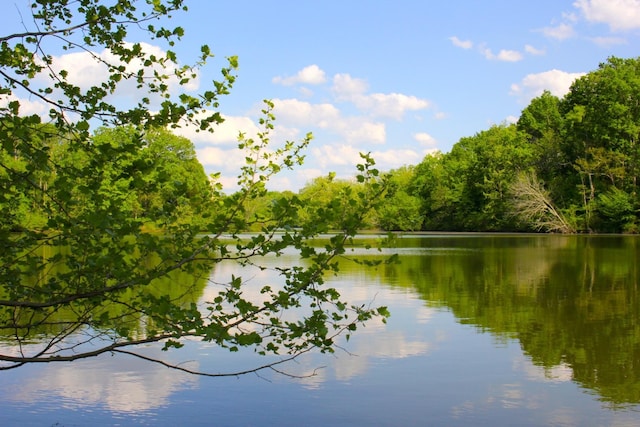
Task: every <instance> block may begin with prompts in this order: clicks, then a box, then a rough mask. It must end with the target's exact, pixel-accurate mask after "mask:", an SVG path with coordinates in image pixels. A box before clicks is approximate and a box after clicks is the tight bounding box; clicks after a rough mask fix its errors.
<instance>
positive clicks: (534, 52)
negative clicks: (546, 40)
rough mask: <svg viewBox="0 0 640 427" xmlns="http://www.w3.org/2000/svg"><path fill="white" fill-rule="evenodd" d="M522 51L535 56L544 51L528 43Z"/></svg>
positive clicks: (542, 53)
mask: <svg viewBox="0 0 640 427" xmlns="http://www.w3.org/2000/svg"><path fill="white" fill-rule="evenodd" d="M524 51H525V52H527V53H528V54H529V55H535V56H539V55H544V54H545V53H546V52H545V50H544V49H537V48H535V47H533V46H531V45H530V44H528V45H525V47H524Z"/></svg>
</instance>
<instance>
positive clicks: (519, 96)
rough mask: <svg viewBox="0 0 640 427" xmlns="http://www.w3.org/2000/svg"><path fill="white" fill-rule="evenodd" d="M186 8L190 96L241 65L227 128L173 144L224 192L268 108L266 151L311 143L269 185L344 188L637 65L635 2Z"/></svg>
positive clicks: (352, 0) (183, 22) (498, 0)
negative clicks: (196, 78)
mask: <svg viewBox="0 0 640 427" xmlns="http://www.w3.org/2000/svg"><path fill="white" fill-rule="evenodd" d="M18 3H19V4H22V3H24V4H26V3H27V2H26V1H23V0H20V1H18ZM187 4H188V6H189V11H188V12H186V13H176V14H174V20H173V22H174V24H176V25H180V26H182V27H184V29H185V31H186V35H185V37H184V38H183V40H182V42H181V43H180V44H179V46H178V47H177V48H176V49H175V50H176V52H177V54H178V57H179V58H184V60H185V62H188V61H189V60H192V59H193V58H194V57H195V55H196V54H197V52H198V51H199V46H200V45H201V44H208V45H209V46H210V47H211V49H212V51H213V52H214V53H215V54H216V59H214V60H213V61H212V62H211V63H210V64H209V65H208V66H207V68H205V69H204V70H202V72H201V76H200V86H199V87H198V88H196V87H193V88H192V89H200V90H205V89H207V88H208V84H207V82H208V81H211V79H215V78H219V74H218V70H219V69H220V68H221V67H222V66H223V65H224V57H226V56H230V55H238V56H239V60H240V69H239V71H238V80H237V83H236V85H235V87H234V88H233V90H232V93H231V94H230V95H228V96H226V97H224V98H222V99H221V107H220V110H221V112H222V113H223V115H224V116H225V117H226V118H227V121H226V122H225V124H224V125H222V126H221V127H220V128H219V129H218V131H217V132H216V133H214V134H213V135H212V136H206V135H196V134H194V133H192V132H189V131H188V130H184V131H183V134H184V135H185V136H188V137H190V138H191V139H192V140H193V142H194V144H195V145H196V148H197V152H198V156H199V159H200V161H201V162H202V163H203V164H204V166H205V168H206V170H207V171H208V172H214V171H221V172H222V174H223V183H224V184H225V188H227V189H228V190H233V188H234V182H235V179H234V177H235V175H236V173H237V170H238V167H239V164H240V162H241V160H242V158H243V156H242V155H241V153H239V152H238V150H237V149H236V148H235V146H236V138H235V137H236V135H237V132H238V131H239V130H244V131H246V132H247V133H248V134H249V135H251V134H253V133H254V132H256V130H257V128H256V123H257V118H258V117H259V111H260V109H261V101H262V99H265V98H268V99H271V100H273V101H274V102H275V105H276V109H275V114H276V116H277V121H276V132H275V133H274V135H273V139H274V140H275V141H284V140H299V139H301V138H302V137H303V136H304V135H305V134H306V133H307V132H309V131H311V132H313V134H314V140H313V142H312V144H311V146H310V147H309V148H308V150H307V152H306V154H307V158H306V162H305V165H304V166H303V167H301V168H299V169H297V170H296V171H295V172H293V173H288V174H285V175H283V176H282V177H279V178H277V179H275V180H274V182H273V183H272V185H271V188H273V189H278V190H282V189H292V190H297V189H299V188H300V187H301V186H302V185H304V184H305V183H306V182H308V181H309V180H310V179H312V178H313V177H315V176H319V175H323V174H326V173H328V172H329V171H334V172H337V175H338V176H339V177H348V176H351V175H352V174H353V173H354V165H355V163H357V162H358V160H359V157H358V152H361V151H362V152H371V153H372V154H373V156H374V158H375V159H376V161H377V164H378V167H379V168H380V169H382V170H389V169H392V168H397V167H400V166H402V165H405V164H407V165H415V164H417V163H419V162H420V161H421V160H422V158H423V157H424V156H425V155H427V154H428V153H430V152H433V151H434V150H440V151H443V152H447V151H449V150H450V149H451V147H452V145H453V144H455V143H456V142H457V141H458V140H459V139H460V138H461V137H465V136H470V135H473V134H475V133H477V132H479V131H482V130H484V129H487V128H488V127H490V126H491V125H492V124H500V123H505V122H511V121H514V120H517V117H518V116H519V114H520V112H521V110H522V109H523V108H524V107H526V105H527V103H528V102H529V100H530V99H531V98H532V97H534V96H537V95H539V94H540V93H541V92H542V90H544V89H548V90H550V91H551V92H552V93H554V94H556V95H558V96H562V95H564V93H566V91H567V90H568V88H569V85H570V84H571V82H572V81H573V79H575V78H576V77H578V76H580V75H582V74H583V73H586V72H588V71H591V70H594V69H596V68H597V66H598V64H599V63H601V62H604V61H605V60H606V58H607V57H609V56H612V55H613V56H620V57H638V56H640V0H566V1H563V0H540V1H536V2H529V1H527V2H525V1H518V2H516V1H507V0H484V1H480V0H477V1H471V0H466V1H462V0H459V1H427V0H411V1H410V0H394V1H376V0H369V1H365V0H340V1H337V0H323V1H302V0H297V1H289V0H287V1H283V0H273V1H271V2H256V1H249V0H234V1H210V0H191V1H187ZM7 10H9V9H7ZM16 14H17V12H16ZM16 14H14V15H12V14H11V13H7V14H5V15H4V16H3V18H1V19H0V24H2V21H5V20H7V19H11V20H15V19H16V18H15V16H16ZM131 41H138V40H131ZM69 61H71V59H69Z"/></svg>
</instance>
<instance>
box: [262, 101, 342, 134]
mask: <svg viewBox="0 0 640 427" xmlns="http://www.w3.org/2000/svg"><path fill="white" fill-rule="evenodd" d="M273 103H274V105H275V108H274V114H275V115H276V117H277V118H278V121H281V122H286V123H294V124H295V125H296V126H300V127H305V126H310V125H315V126H318V127H320V128H328V127H330V125H331V124H332V123H334V122H335V121H336V120H338V119H339V118H340V110H338V109H337V108H336V107H335V106H334V105H332V104H328V103H323V104H312V103H310V102H306V101H300V100H298V99H274V100H273Z"/></svg>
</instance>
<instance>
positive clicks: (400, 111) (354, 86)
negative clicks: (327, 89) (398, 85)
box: [332, 74, 430, 120]
mask: <svg viewBox="0 0 640 427" xmlns="http://www.w3.org/2000/svg"><path fill="white" fill-rule="evenodd" d="M332 91H333V93H334V95H335V96H336V99H337V100H338V101H347V102H350V103H352V104H353V105H355V106H356V108H358V109H359V110H361V111H363V112H365V113H368V114H371V115H373V116H374V117H387V118H392V119H395V120H400V119H402V117H403V116H404V114H405V113H406V112H407V111H417V110H423V109H426V108H429V106H430V104H429V101H427V100H426V99H421V98H418V97H416V96H412V95H405V94H402V93H371V94H367V93H366V91H367V83H366V82H365V81H364V80H362V79H356V78H353V77H351V76H350V75H349V74H336V75H335V76H334V78H333V87H332Z"/></svg>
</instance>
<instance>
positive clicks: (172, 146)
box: [0, 0, 388, 375]
mask: <svg viewBox="0 0 640 427" xmlns="http://www.w3.org/2000/svg"><path fill="white" fill-rule="evenodd" d="M101 3H102V2H100V1H98V0H78V1H75V2H62V1H61V2H56V1H46V2H45V1H42V2H41V1H38V2H34V3H33V5H32V6H31V7H32V10H31V13H32V22H33V23H32V24H27V22H24V25H25V31H23V32H20V33H15V34H8V35H5V36H0V81H1V86H0V96H2V102H0V141H1V146H0V189H1V191H0V244H1V245H2V247H3V248H4V250H3V251H2V252H1V253H0V369H12V368H16V367H19V366H23V365H25V364H28V363H47V362H60V361H65V362H66V361H72V360H78V359H83V358H87V357H94V356H98V355H100V354H104V353H126V354H136V355H137V356H138V357H142V358H146V357H147V356H144V355H143V354H142V353H137V352H136V348H137V347H138V346H141V345H146V344H149V343H154V342H161V343H163V345H164V349H167V350H168V349H170V348H172V347H181V346H182V345H183V343H184V341H185V340H187V339H200V340H204V341H208V342H212V343H215V344H217V345H219V346H221V347H225V348H228V349H229V350H232V351H235V350H238V349H240V348H242V347H247V348H254V349H255V350H256V351H257V352H258V353H260V354H265V355H266V354H272V355H279V356H280V358H279V359H277V360H275V361H274V360H273V359H272V360H271V361H270V362H267V363H266V364H263V365H261V366H259V367H257V368H255V369H253V370H249V371H256V370H261V369H276V366H278V365H280V364H281V363H283V362H284V361H286V360H291V359H292V358H295V357H297V356H298V355H300V354H303V353H305V352H308V351H310V350H312V349H317V350H320V351H333V349H334V348H335V341H334V340H335V337H336V336H337V335H339V334H341V333H348V332H351V331H353V330H355V329H356V328H357V327H358V326H360V325H362V324H363V323H365V322H367V321H368V320H370V319H371V318H373V317H374V316H381V317H383V318H384V317H385V316H387V315H388V313H387V312H386V309H385V308H372V307H367V306H361V305H353V304H350V303H349V302H348V301H345V300H344V299H343V298H342V297H341V296H340V294H339V293H338V291H337V290H336V289H333V288H331V287H328V286H326V284H325V280H326V278H327V274H335V273H337V271H338V263H337V260H338V258H339V257H344V256H345V253H346V248H347V246H348V244H349V242H350V239H352V238H353V236H354V234H355V233H356V232H357V230H358V228H359V227H360V225H361V224H362V221H363V220H364V218H365V216H366V215H367V212H368V211H369V210H370V209H372V208H374V207H375V202H376V200H377V198H378V197H379V196H380V195H381V194H382V193H383V191H384V180H382V179H381V178H379V177H378V172H377V170H376V169H375V168H374V167H373V166H374V163H373V160H372V159H371V158H370V157H369V156H363V164H362V165H359V166H358V169H359V175H358V178H357V179H358V181H359V184H358V185H357V186H356V187H354V188H350V189H348V190H345V192H343V193H341V194H339V195H338V194H337V195H335V196H334V197H333V198H332V199H331V200H330V202H329V203H327V204H326V205H322V206H318V207H317V209H314V210H313V211H312V212H311V213H310V214H309V215H307V216H305V217H304V218H300V216H299V215H298V212H299V210H300V209H301V207H302V206H303V205H304V201H302V200H300V199H299V198H298V197H296V196H292V197H284V196H283V197H278V198H275V199H273V200H272V201H271V204H270V205H269V208H268V210H267V211H266V214H265V215H264V217H262V218H260V221H259V224H260V226H261V229H260V232H258V233H255V234H251V235H246V234H243V232H244V231H245V230H246V229H247V228H248V227H250V226H256V225H257V224H258V222H255V221H254V220H253V219H251V218H250V217H248V215H247V207H248V206H249V205H250V204H251V203H252V202H253V201H255V200H256V199H258V198H261V197H264V196H265V194H266V184H267V182H268V181H269V180H270V179H271V178H272V177H274V176H275V175H277V174H278V173H280V172H281V171H283V170H287V169H290V168H294V167H296V166H299V165H300V164H302V161H303V159H304V156H303V155H302V152H303V150H304V148H305V147H306V146H307V145H308V144H309V142H310V140H311V135H307V137H306V138H305V139H304V140H303V141H302V142H300V143H292V142H286V143H285V144H284V145H283V146H282V147H277V148H276V147H275V145H274V143H273V142H272V141H271V139H270V132H271V130H272V129H273V121H274V116H273V114H272V111H271V110H272V108H273V105H272V104H271V103H270V102H268V101H267V102H266V107H265V110H264V112H263V118H262V120H261V125H262V131H261V132H260V133H259V134H258V135H257V137H256V138H255V139H253V138H248V137H246V135H241V136H240V140H239V149H240V150H242V151H243V153H244V154H245V164H244V166H243V167H242V168H241V171H240V175H239V176H238V184H239V186H240V190H238V191H237V192H236V193H234V194H233V195H230V196H227V195H225V194H224V193H223V192H222V189H221V187H220V186H219V185H217V184H214V185H213V186H211V185H210V184H209V181H208V179H207V177H206V175H204V170H203V169H202V167H201V165H200V164H199V163H198V162H197V159H195V155H194V152H193V146H192V144H191V143H190V142H189V141H185V140H184V139H180V138H177V137H175V136H174V135H171V134H170V132H169V131H168V129H170V128H175V127H178V126H187V125H188V126H195V127H196V128H197V129H199V130H202V131H213V130H214V129H215V125H216V124H218V123H220V122H221V121H222V116H221V115H220V113H219V112H218V111H217V107H218V99H219V97H220V96H222V95H224V94H227V93H228V92H229V90H230V89H231V86H232V85H233V83H234V81H235V75H234V72H235V69H236V68H237V59H236V58H235V57H231V58H228V65H227V66H225V67H224V68H222V70H221V75H222V78H221V79H220V80H219V81H213V82H212V83H211V89H209V90H205V91H204V92H202V93H201V94H192V93H189V92H188V91H187V90H186V88H188V87H189V86H188V85H189V84H190V82H193V81H194V79H196V78H197V77H198V70H199V69H200V68H201V67H204V66H205V64H206V62H207V60H208V59H210V58H211V57H212V55H211V52H210V50H209V48H208V47H207V46H203V47H202V48H201V53H202V55H201V57H200V58H199V59H198V61H197V63H196V64H195V65H180V63H179V62H178V60H177V57H176V55H175V53H174V52H173V51H171V50H167V51H166V52H162V53H161V54H159V53H158V49H156V48H154V47H153V46H150V45H148V44H146V43H144V42H129V41H128V39H129V38H130V37H133V36H132V34H130V33H129V31H128V29H129V28H130V27H136V28H137V29H139V30H142V33H144V34H146V35H147V36H148V38H149V39H151V40H155V41H163V42H164V43H166V44H167V45H168V46H169V47H172V46H174V43H175V42H176V41H177V40H179V39H180V37H181V36H182V33H183V30H182V29H181V28H167V27H164V26H162V25H158V21H159V20H160V19H161V18H164V17H167V16H169V15H170V14H171V13H174V12H177V11H181V10H186V7H185V6H184V5H183V2H182V1H181V0H165V1H162V0H149V1H147V2H136V3H132V2H129V1H125V0H118V1H115V2H114V4H113V5H112V6H104V5H102V4H101ZM28 25H30V27H31V28H27V26H28ZM56 45H57V46H58V48H59V49H62V50H63V51H66V52H74V53H78V54H82V55H84V58H85V59H86V64H87V66H89V65H92V66H94V67H95V68H94V70H96V72H97V73H102V75H103V77H104V78H103V79H101V80H102V81H100V82H99V83H96V84H93V85H91V84H90V85H85V84H82V83H80V82H79V81H76V79H77V77H78V76H77V74H75V70H73V69H64V68H62V67H61V66H60V64H59V62H58V61H57V60H56V57H55V55H53V54H49V53H47V52H46V50H45V48H46V47H49V48H52V46H56ZM99 49H102V51H100V50H99ZM43 81H44V83H41V82H43ZM131 85H133V87H134V89H133V90H134V92H135V90H138V91H139V92H136V93H139V94H140V95H141V96H140V98H139V99H138V100H137V101H136V103H135V105H131V106H129V107H125V108H123V107H119V106H118V105H116V104H115V103H113V102H112V99H113V97H114V96H117V95H118V94H119V93H120V91H123V90H125V91H129V90H132V89H131V88H132V86H131ZM177 89H180V90H184V91H183V92H181V93H177V94H176V90H177ZM25 97H30V98H31V99H32V100H36V101H38V102H41V103H44V104H45V105H46V108H47V109H48V113H47V114H48V119H47V122H46V123H45V122H44V119H43V117H41V116H40V115H37V114H31V115H30V114H28V113H27V111H28V110H27V108H28V106H29V105H30V104H29V102H28V101H26V98H25ZM153 107H157V108H153ZM95 128H97V130H95V131H93V132H92V131H91V129H95ZM178 177H179V178H178ZM328 218H331V220H332V221H333V220H338V223H339V224H340V227H339V229H338V230H333V229H331V230H330V227H329V220H328ZM332 224H333V223H332ZM328 231H331V232H332V234H331V236H330V238H329V239H328V241H323V244H322V245H321V246H318V237H319V236H320V235H321V233H326V232H328ZM291 251H294V252H295V253H297V254H298V256H299V258H298V259H299V262H297V263H296V264H295V265H285V264H283V265H281V266H278V267H277V268H276V269H275V271H276V272H277V273H278V274H279V275H280V277H281V281H279V282H277V283H272V284H264V286H263V287H262V288H261V289H260V290H259V292H250V291H249V289H248V288H247V280H246V278H241V277H231V278H229V280H228V281H227V282H226V283H222V284H214V283H209V277H210V273H211V270H212V269H214V268H216V266H219V265H220V263H222V262H238V263H241V264H242V265H247V266H249V265H252V266H255V267H258V268H268V267H267V266H266V265H264V264H263V263H262V260H264V259H265V257H266V256H276V257H277V256H280V255H281V254H283V253H285V252H287V253H289V252H291ZM206 286H217V288H215V289H216V291H217V293H216V294H215V295H213V296H211V298H209V299H208V300H204V299H203V297H202V295H203V291H204V288H205V287H206ZM207 295H210V293H207ZM153 360H154V361H156V362H158V363H163V364H165V365H167V366H169V364H168V363H167V362H164V361H162V360H160V359H153ZM172 367H174V368H176V369H179V367H178V366H172ZM230 374H232V375H235V374H238V373H237V372H236V373H230Z"/></svg>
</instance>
